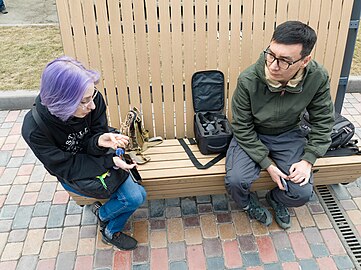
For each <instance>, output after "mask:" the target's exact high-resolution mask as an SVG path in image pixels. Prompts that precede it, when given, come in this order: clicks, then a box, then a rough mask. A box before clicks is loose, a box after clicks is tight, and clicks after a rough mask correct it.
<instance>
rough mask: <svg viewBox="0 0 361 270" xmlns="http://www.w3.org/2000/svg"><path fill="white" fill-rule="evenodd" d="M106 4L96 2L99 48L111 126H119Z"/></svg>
mask: <svg viewBox="0 0 361 270" xmlns="http://www.w3.org/2000/svg"><path fill="white" fill-rule="evenodd" d="M105 4H106V3H105V2H104V1H102V0H96V1H95V6H96V14H97V18H98V30H99V46H100V54H101V56H102V70H103V71H104V77H103V79H104V87H105V89H106V99H107V102H108V110H109V114H110V123H109V124H110V125H112V126H119V123H120V117H119V111H118V102H117V96H116V91H115V83H114V74H113V61H112V55H111V46H110V38H109V28H108V14H107V8H106V5H105Z"/></svg>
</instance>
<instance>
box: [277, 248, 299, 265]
mask: <svg viewBox="0 0 361 270" xmlns="http://www.w3.org/2000/svg"><path fill="white" fill-rule="evenodd" d="M277 254H278V258H279V259H280V261H282V262H293V261H295V260H296V257H295V254H294V252H293V250H292V249H288V248H287V249H281V250H278V251H277Z"/></svg>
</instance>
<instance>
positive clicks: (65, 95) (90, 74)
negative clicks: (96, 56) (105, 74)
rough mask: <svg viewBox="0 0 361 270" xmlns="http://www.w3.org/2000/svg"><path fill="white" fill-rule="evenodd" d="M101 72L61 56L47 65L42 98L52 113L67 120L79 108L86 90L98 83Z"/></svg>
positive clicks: (41, 90)
mask: <svg viewBox="0 0 361 270" xmlns="http://www.w3.org/2000/svg"><path fill="white" fill-rule="evenodd" d="M99 77H100V75H99V73H98V72H97V71H94V70H88V69H86V68H85V67H84V66H83V65H82V64H81V63H80V62H78V61H76V60H75V59H73V58H71V57H68V56H61V57H59V58H57V59H55V60H53V61H51V62H50V63H48V64H47V66H46V67H45V69H44V71H43V74H42V76H41V85H40V98H41V103H42V104H43V105H44V106H46V107H47V108H48V110H49V112H50V113H51V114H52V115H55V116H57V117H58V118H60V119H61V120H63V121H67V120H68V119H69V118H70V117H71V116H72V115H73V114H74V113H75V111H76V110H77V108H78V106H79V104H80V102H81V100H82V98H83V96H84V93H85V91H86V90H87V89H88V87H89V85H90V84H91V83H97V82H98V80H99Z"/></svg>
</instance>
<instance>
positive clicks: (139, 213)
mask: <svg viewBox="0 0 361 270" xmlns="http://www.w3.org/2000/svg"><path fill="white" fill-rule="evenodd" d="M148 217H149V210H148V208H138V209H137V210H135V212H134V214H133V218H134V219H135V220H138V219H147V218H148Z"/></svg>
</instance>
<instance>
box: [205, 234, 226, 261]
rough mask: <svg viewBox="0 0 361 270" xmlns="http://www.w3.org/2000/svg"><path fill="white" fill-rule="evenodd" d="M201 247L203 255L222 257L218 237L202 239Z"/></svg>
mask: <svg viewBox="0 0 361 270" xmlns="http://www.w3.org/2000/svg"><path fill="white" fill-rule="evenodd" d="M203 249H204V254H205V256H206V257H207V258H208V257H222V255H223V251H222V244H221V240H220V239H219V238H210V239H203Z"/></svg>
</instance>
